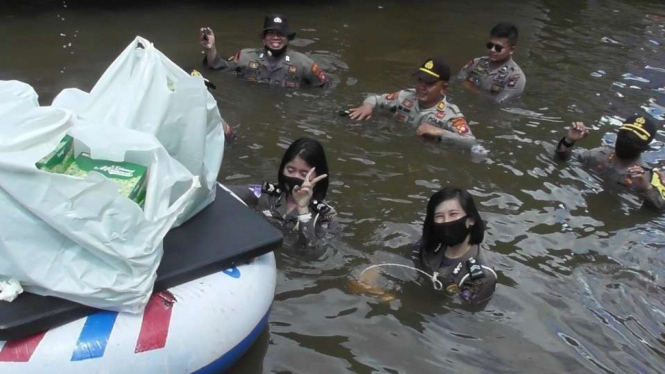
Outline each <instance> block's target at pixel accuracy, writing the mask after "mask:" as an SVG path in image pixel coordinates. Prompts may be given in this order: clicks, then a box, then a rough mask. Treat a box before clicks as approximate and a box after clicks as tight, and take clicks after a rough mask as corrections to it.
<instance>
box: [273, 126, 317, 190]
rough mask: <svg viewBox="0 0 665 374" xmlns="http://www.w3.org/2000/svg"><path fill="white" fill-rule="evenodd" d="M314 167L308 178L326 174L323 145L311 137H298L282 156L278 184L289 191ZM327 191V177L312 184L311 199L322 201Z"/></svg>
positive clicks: (302, 180) (300, 182)
mask: <svg viewBox="0 0 665 374" xmlns="http://www.w3.org/2000/svg"><path fill="white" fill-rule="evenodd" d="M312 168H315V170H314V172H313V173H312V175H311V176H310V180H312V179H314V178H316V177H317V176H319V175H323V174H328V162H327V161H326V154H325V152H324V151H323V146H322V145H321V143H319V142H318V141H316V140H314V139H312V138H307V137H304V138H300V139H298V140H296V141H294V142H293V143H291V145H290V146H289V148H288V149H287V150H286V153H284V157H282V163H281V164H280V166H279V175H278V177H277V179H278V181H279V185H280V186H281V187H282V189H283V190H284V191H287V192H291V191H292V190H293V187H295V186H296V185H298V186H299V185H301V184H302V183H303V182H304V181H305V176H307V173H309V171H310V170H311V169H312ZM327 192H328V178H324V179H322V180H320V181H318V182H317V183H316V185H314V193H313V195H312V199H314V200H319V201H322V200H323V199H324V198H325V197H326V193H327Z"/></svg>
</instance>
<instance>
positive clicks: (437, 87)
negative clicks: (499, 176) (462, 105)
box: [348, 56, 476, 148]
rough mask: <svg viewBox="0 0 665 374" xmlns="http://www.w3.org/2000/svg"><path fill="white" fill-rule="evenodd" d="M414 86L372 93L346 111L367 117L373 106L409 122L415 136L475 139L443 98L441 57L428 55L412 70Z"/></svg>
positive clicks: (445, 71) (446, 70)
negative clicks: (414, 78)
mask: <svg viewBox="0 0 665 374" xmlns="http://www.w3.org/2000/svg"><path fill="white" fill-rule="evenodd" d="M413 75H415V76H416V77H417V81H416V84H415V88H411V89H405V90H401V91H396V92H392V93H385V94H382V95H372V96H369V97H367V98H366V99H365V101H364V102H363V105H362V106H359V107H357V108H352V109H349V110H348V113H349V118H351V119H353V120H368V119H370V118H371V117H372V112H373V110H374V108H375V107H379V108H382V109H386V110H388V111H390V112H392V113H393V117H394V118H395V120H397V121H398V122H404V123H407V124H410V125H412V126H413V127H414V128H415V129H416V135H418V136H423V137H430V138H435V139H438V140H440V141H445V142H452V143H455V144H458V145H462V146H466V147H469V148H470V147H472V146H473V145H474V144H476V138H475V137H474V136H473V134H472V133H471V129H470V128H469V125H468V124H467V122H466V119H465V118H464V115H463V114H462V112H461V111H460V110H459V108H458V107H457V105H455V104H452V103H449V102H448V101H447V100H446V91H447V90H448V80H449V79H450V67H449V66H448V64H446V62H445V61H443V59H442V58H441V57H436V56H435V57H430V58H428V59H427V60H425V62H423V64H422V65H421V66H420V67H419V68H418V70H416V71H415V72H414V73H413Z"/></svg>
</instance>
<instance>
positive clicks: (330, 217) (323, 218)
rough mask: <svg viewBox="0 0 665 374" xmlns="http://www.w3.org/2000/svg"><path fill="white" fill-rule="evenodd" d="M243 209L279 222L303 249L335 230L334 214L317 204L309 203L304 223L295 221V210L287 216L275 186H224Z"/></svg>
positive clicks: (278, 189) (315, 202)
mask: <svg viewBox="0 0 665 374" xmlns="http://www.w3.org/2000/svg"><path fill="white" fill-rule="evenodd" d="M227 188H228V189H229V190H231V191H233V193H235V194H236V195H237V196H238V197H239V198H240V199H241V200H242V201H244V202H245V203H246V204H247V205H249V206H252V207H255V208H256V209H257V210H259V211H260V212H261V213H262V214H263V215H264V216H266V217H268V219H270V220H274V221H277V222H280V223H281V224H282V225H284V226H285V227H286V228H288V229H293V230H297V231H298V233H299V235H300V239H301V240H302V241H303V242H304V243H306V244H307V245H310V246H311V245H314V244H316V242H317V239H318V238H319V237H321V236H323V234H324V233H325V232H326V231H329V230H332V229H334V228H336V227H337V219H336V216H337V212H336V211H335V209H333V208H332V207H331V206H330V205H328V204H326V203H324V202H322V201H317V200H312V201H310V204H309V212H310V213H311V214H312V218H311V219H310V220H309V221H308V222H299V221H298V215H299V214H298V210H297V209H293V210H292V211H290V212H288V213H287V211H286V209H287V202H286V193H285V192H284V191H283V190H282V188H281V187H279V186H278V185H276V184H272V183H268V182H265V183H263V185H259V184H250V185H246V186H227Z"/></svg>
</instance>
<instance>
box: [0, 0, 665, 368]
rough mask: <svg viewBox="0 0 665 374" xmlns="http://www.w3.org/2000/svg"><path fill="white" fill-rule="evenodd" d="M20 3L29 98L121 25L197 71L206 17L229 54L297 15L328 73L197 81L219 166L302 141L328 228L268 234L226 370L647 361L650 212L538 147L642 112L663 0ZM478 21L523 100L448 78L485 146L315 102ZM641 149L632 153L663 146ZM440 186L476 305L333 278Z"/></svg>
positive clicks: (14, 68)
mask: <svg viewBox="0 0 665 374" xmlns="http://www.w3.org/2000/svg"><path fill="white" fill-rule="evenodd" d="M33 3H35V4H38V5H36V6H26V5H22V6H16V7H10V8H5V9H4V10H2V11H0V14H1V15H2V17H1V18H0V19H1V22H0V41H1V45H2V46H3V51H4V52H3V53H2V55H0V79H18V80H22V81H25V82H27V83H29V84H31V85H32V86H33V87H34V88H35V89H36V90H37V92H38V93H39V94H40V96H41V103H42V104H49V103H50V101H51V100H52V98H53V97H54V95H56V94H57V93H58V92H59V91H60V90H61V89H63V88H66V87H72V86H74V87H79V88H82V89H85V90H88V89H90V88H91V87H92V85H93V84H94V82H95V81H96V80H97V78H98V77H99V76H100V75H101V73H102V72H103V71H104V69H105V68H106V67H107V66H108V64H109V63H110V62H111V61H112V60H113V59H114V58H115V57H116V56H117V55H118V54H119V53H120V51H121V50H122V49H123V48H124V47H125V46H126V45H127V44H128V43H129V42H130V41H131V40H132V39H133V37H134V36H135V35H141V36H144V37H146V38H148V39H149V40H151V41H153V42H154V43H155V45H156V46H157V47H158V48H159V49H160V50H161V51H162V52H164V53H165V54H166V55H167V56H169V57H170V58H171V59H172V60H173V61H175V62H176V63H178V64H180V65H181V66H183V67H198V66H199V61H200V58H201V57H202V55H201V51H200V48H199V47H198V44H197V30H198V27H199V26H202V25H209V26H211V27H213V28H214V29H215V30H216V31H217V33H218V48H219V49H220V50H221V51H223V53H224V54H228V55H231V54H232V53H234V52H235V51H236V50H238V49H240V48H243V47H248V46H258V45H259V44H260V41H259V39H258V36H257V34H258V32H259V29H260V26H261V22H262V19H263V15H264V14H265V13H266V12H268V11H273V10H275V9H277V10H278V11H280V12H282V13H285V14H286V15H287V16H288V17H289V19H290V20H291V22H292V25H293V26H294V27H295V28H296V29H297V31H298V36H299V37H300V40H297V43H295V44H297V45H299V46H300V48H299V49H300V50H301V51H304V52H310V53H312V54H313V55H314V58H315V59H317V60H319V61H320V62H321V63H322V65H323V66H324V67H326V68H328V69H329V70H330V71H332V72H333V73H334V74H335V75H336V81H337V85H336V87H335V88H333V89H330V90H327V91H324V92H323V91H312V90H301V91H284V90H281V89H275V88H270V87H265V86H256V85H250V84H248V83H245V82H242V81H240V80H238V79H236V78H234V77H232V76H230V75H227V74H224V73H219V72H213V73H208V74H207V75H208V77H209V78H210V79H211V80H212V81H214V82H215V83H216V84H217V86H218V89H217V91H215V93H214V94H215V96H216V97H217V99H218V100H219V105H220V107H221V108H222V114H223V115H224V117H225V118H226V119H227V120H228V121H229V122H231V123H232V124H234V125H236V126H238V134H239V138H238V139H237V141H236V142H235V143H234V144H232V145H231V146H229V147H228V149H227V151H226V155H225V161H224V165H223V167H222V171H221V174H220V181H222V182H223V183H227V184H239V183H249V182H257V181H262V180H264V179H271V180H272V179H275V174H276V168H277V166H278V164H279V159H280V157H281V155H282V153H283V151H284V147H285V146H286V144H288V143H289V142H290V141H291V140H293V139H295V138H298V137H300V136H302V135H310V136H315V137H317V138H318V139H320V140H321V141H322V142H323V143H324V145H325V147H326V151H327V153H328V158H329V162H330V164H331V165H330V169H331V182H332V185H331V188H332V192H331V193H330V194H329V198H330V203H331V204H333V205H334V206H335V207H336V208H337V210H338V211H340V212H341V218H342V221H343V223H344V227H343V228H342V231H341V233H340V234H339V235H338V236H337V237H336V238H335V239H334V240H332V241H330V242H329V243H328V244H327V246H326V248H324V250H323V251H322V252H319V253H302V252H301V251H299V250H297V249H295V248H292V247H291V246H289V245H288V243H287V245H285V246H284V248H283V249H282V250H281V251H280V252H279V253H277V259H278V268H279V279H278V286H277V295H276V298H275V303H274V306H273V313H272V316H271V319H270V328H269V331H265V332H264V334H263V335H262V336H261V338H260V340H259V343H258V344H257V345H256V346H255V347H254V348H253V349H252V350H251V351H250V352H249V354H248V355H247V356H246V357H245V358H243V360H242V361H241V362H240V363H239V364H238V365H237V366H236V367H235V368H234V369H233V372H235V373H262V372H280V373H285V372H293V373H345V372H356V373H373V372H381V373H440V372H460V373H476V372H511V373H518V372H519V373H521V372H539V373H561V372H575V373H578V372H580V373H584V372H601V373H602V372H607V373H610V372H612V373H621V372H628V373H658V372H660V373H662V372H665V286H664V285H665V280H664V278H665V270H664V269H665V250H664V248H665V234H664V233H663V226H664V224H665V221H664V220H663V217H662V216H659V215H656V214H653V213H649V212H645V211H642V210H640V209H639V203H638V201H637V200H636V198H634V197H633V196H631V195H627V194H623V193H618V192H617V191H611V190H609V191H608V190H607V189H606V187H605V186H604V185H603V184H602V183H600V182H599V180H598V178H596V177H595V176H593V175H591V174H589V173H587V172H586V171H585V170H584V169H583V168H580V167H579V165H576V164H574V163H573V164H571V165H569V166H565V165H558V164H556V163H554V162H553V161H552V158H551V156H550V154H551V151H552V149H553V146H554V144H555V142H556V141H557V140H558V139H559V138H560V136H561V134H563V132H564V128H565V127H566V124H567V123H570V122H571V121H572V120H584V121H586V122H589V123H593V124H595V131H594V132H593V133H592V135H591V136H590V137H589V139H587V140H586V141H585V143H586V145H587V146H588V147H592V146H595V145H596V144H598V143H600V142H601V140H602V139H605V140H609V139H610V138H611V136H608V135H606V134H607V133H608V132H612V131H613V130H614V129H615V127H614V125H612V124H611V121H608V119H609V118H610V117H611V116H613V115H621V116H625V115H627V114H630V113H633V112H640V113H644V110H645V109H648V110H649V111H650V112H651V113H652V114H653V115H655V116H656V117H658V116H661V117H660V120H663V118H662V115H663V110H665V108H663V107H662V106H664V105H665V93H664V91H665V70H664V69H665V5H664V4H663V2H662V1H657V0H651V1H633V0H624V1H618V0H607V1H594V0H588V1H583V0H579V1H574V2H573V1H566V2H562V1H555V0H522V1H497V0H495V1H489V0H477V1H474V2H452V1H445V2H444V1H417V2H415V1H414V2H405V1H395V0H391V1H375V0H371V1H357V2H348V1H333V2H322V1H321V2H314V1H312V2H310V3H309V4H298V5H296V4H290V3H285V4H283V5H280V6H277V3H275V2H271V3H269V4H270V5H269V6H267V5H265V4H263V3H261V2H249V3H244V5H233V4H227V3H225V2H173V1H161V2H152V3H148V4H133V3H132V2H129V1H122V2H121V3H120V5H118V4H115V5H104V6H100V5H97V6H91V5H87V6H86V7H81V6H79V5H77V4H76V3H74V2H69V1H67V2H65V3H64V4H61V2H48V1H41V2H33ZM40 3H41V5H40ZM54 3H55V5H53V4H54ZM134 3H141V2H134ZM189 3H193V4H189ZM64 5H67V7H66V8H65V7H64ZM499 20H512V21H513V22H515V23H517V24H518V25H519V26H520V31H521V39H520V43H519V49H518V52H517V55H516V60H517V61H518V63H519V64H520V66H521V67H522V69H524V71H525V73H526V75H527V77H528V84H527V90H526V96H525V97H524V99H523V100H521V101H519V102H517V103H513V104H511V105H509V107H507V108H499V107H496V106H494V105H492V104H489V103H486V102H483V101H479V100H477V99H476V98H475V97H472V96H471V95H469V94H466V93H465V92H463V91H461V90H460V89H459V88H453V89H452V91H451V92H450V98H451V99H452V101H454V102H455V103H456V104H457V105H458V106H459V107H460V108H461V110H462V111H463V112H464V114H465V115H466V116H467V118H468V119H469V120H471V121H472V130H473V132H474V134H476V136H477V137H478V138H479V139H481V140H482V144H483V146H484V147H485V148H486V149H487V150H488V151H489V154H488V155H487V156H485V157H478V156H472V155H470V154H469V153H468V152H460V151H455V150H451V149H445V148H441V147H440V146H439V145H437V144H433V143H427V142H423V141H422V140H420V139H418V138H416V137H415V136H414V134H413V131H412V130H410V129H406V128H404V127H402V126H400V125H398V124H396V123H393V122H392V121H391V120H390V119H389V118H388V117H387V116H377V117H376V118H375V119H373V120H372V121H371V122H367V123H362V124H358V123H352V122H350V121H348V120H347V119H345V118H340V117H338V116H337V115H336V113H337V110H339V109H340V108H346V107H349V106H352V105H353V106H355V105H357V104H359V103H361V102H362V100H363V97H364V96H365V95H366V94H368V93H370V92H388V91H394V90H396V89H400V88H404V87H409V86H411V85H412V84H413V80H412V77H411V76H410V72H411V71H412V70H413V69H414V67H415V66H417V64H419V63H421V62H422V60H423V59H424V58H426V57H427V56H428V55H431V54H442V55H443V56H445V57H446V58H447V59H448V61H449V63H450V64H451V66H452V67H453V69H454V70H458V69H459V68H461V66H463V65H464V64H465V63H466V62H467V61H468V60H469V59H470V58H471V57H474V56H479V55H482V54H483V53H484V49H483V44H484V43H485V41H486V40H485V38H486V34H487V33H488V30H489V28H490V27H491V26H492V25H493V24H494V23H496V22H497V21H499ZM70 43H71V45H70ZM647 66H648V67H649V68H647ZM625 74H630V75H625ZM659 89H660V90H659ZM601 119H603V121H601ZM660 123H662V121H661V122H660ZM664 136H665V133H661V134H660V135H659V138H658V140H660V141H662V140H663V139H664V138H665V137H664ZM660 145H661V143H658V144H656V146H655V149H656V150H655V151H654V152H652V153H651V154H650V155H649V157H648V158H649V159H650V160H651V161H654V162H657V161H659V160H662V159H664V158H665V153H663V151H661V150H659V149H658V148H659V147H660ZM449 183H453V184H456V185H459V186H461V187H464V188H468V189H470V190H471V191H472V192H473V194H474V195H475V197H476V200H477V202H478V203H479V206H480V207H481V213H482V215H483V217H484V218H485V220H486V221H487V223H488V234H487V239H486V246H487V248H488V249H489V257H490V259H491V260H492V261H493V262H494V264H495V267H496V268H497V270H498V271H499V273H500V286H499V288H498V290H497V293H496V295H495V296H494V298H493V300H492V301H491V302H490V304H489V305H488V306H487V308H486V309H485V310H484V311H480V312H475V313H474V312H470V311H464V310H461V309H459V308H456V307H455V306H454V305H451V304H448V303H446V302H444V301H443V300H441V298H440V297H439V296H438V295H437V294H435V293H434V292H433V291H432V290H431V286H430V284H428V282H427V281H426V280H425V279H423V278H416V277H415V275H414V274H412V273H410V272H408V271H401V270H390V274H391V280H390V281H388V279H386V281H385V282H384V283H385V286H386V287H387V288H389V289H390V290H392V291H393V292H394V293H395V295H396V299H395V300H393V301H391V302H388V303H386V302H381V300H379V299H377V298H372V297H368V296H358V295H355V294H353V293H352V292H350V290H349V289H348V288H347V282H348V281H349V280H350V279H352V278H353V275H354V274H355V275H357V274H359V272H360V271H361V270H362V269H364V268H365V267H367V266H369V265H371V264H377V263H381V262H397V263H403V264H411V263H412V260H411V257H412V253H411V252H412V248H411V246H410V243H412V242H414V241H416V240H417V239H418V232H419V230H420V224H421V222H422V219H423V218H424V209H425V203H426V199H427V198H428V196H429V195H430V194H431V193H432V192H433V191H435V190H436V189H438V188H439V187H440V186H443V185H446V184H449ZM287 242H288V238H287ZM414 279H416V280H414Z"/></svg>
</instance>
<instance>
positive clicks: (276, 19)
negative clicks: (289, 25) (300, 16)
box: [272, 17, 282, 23]
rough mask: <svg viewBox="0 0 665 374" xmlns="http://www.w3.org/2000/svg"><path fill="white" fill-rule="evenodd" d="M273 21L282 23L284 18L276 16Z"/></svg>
mask: <svg viewBox="0 0 665 374" xmlns="http://www.w3.org/2000/svg"><path fill="white" fill-rule="evenodd" d="M272 21H273V22H275V23H282V19H281V18H279V17H275V18H274V19H273V20H272Z"/></svg>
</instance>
